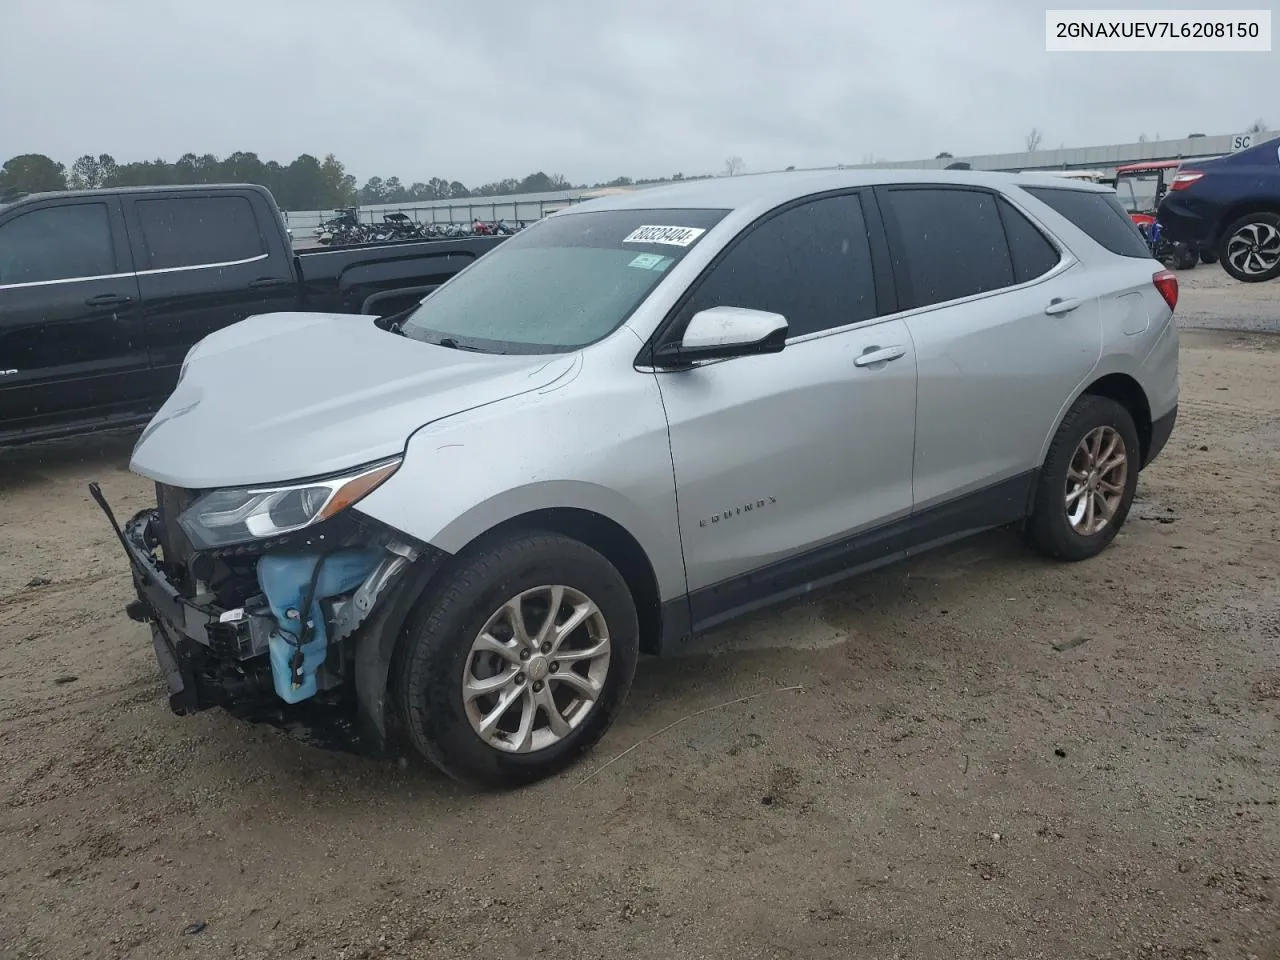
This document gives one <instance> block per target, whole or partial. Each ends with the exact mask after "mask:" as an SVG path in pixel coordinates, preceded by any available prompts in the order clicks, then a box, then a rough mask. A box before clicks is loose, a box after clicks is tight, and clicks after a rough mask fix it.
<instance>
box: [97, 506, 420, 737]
mask: <svg viewBox="0 0 1280 960" xmlns="http://www.w3.org/2000/svg"><path fill="white" fill-rule="evenodd" d="M91 492H92V493H93V494H94V499H95V500H97V501H98V503H99V505H100V506H101V507H102V509H103V511H104V513H106V515H107V517H108V519H109V520H110V522H111V524H112V526H113V528H114V530H115V532H116V534H117V536H118V537H119V539H120V542H121V545H122V546H123V548H124V551H125V554H126V556H127V558H128V560H129V565H130V568H131V571H132V578H133V584H134V588H135V591H136V594H137V599H136V600H135V601H133V602H131V603H129V604H128V605H127V606H126V613H127V614H128V615H129V617H130V618H131V619H133V620H136V621H139V622H142V623H147V624H148V625H149V626H150V628H151V639H152V645H153V647H154V650H155V655H156V660H157V662H158V663H159V665H160V668H161V671H162V673H163V674H164V677H165V681H166V684H167V686H168V692H169V705H170V707H171V709H172V710H173V712H174V713H176V714H179V715H187V714H192V713H197V712H199V711H202V710H207V709H210V708H212V707H221V708H223V709H225V710H227V711H228V712H230V713H231V714H233V715H234V716H237V717H239V718H241V719H243V720H248V721H251V722H260V723H268V724H271V725H273V726H277V727H281V728H284V729H287V730H289V731H290V732H291V733H294V734H295V735H298V736H301V737H302V738H304V739H307V740H309V741H311V742H314V743H318V744H320V745H323V746H327V747H333V748H340V749H350V750H357V751H359V752H364V753H368V752H380V751H381V750H382V749H383V748H384V747H385V746H386V741H387V716H386V714H387V710H386V702H385V701H386V697H385V693H386V680H387V674H388V670H389V666H390V660H391V656H392V654H393V650H394V641H395V639H396V637H397V636H398V634H399V630H400V628H401V627H402V625H403V621H404V618H405V617H406V616H407V613H408V602H409V600H410V599H411V598H409V597H405V596H396V595H397V594H403V593H404V592H405V588H406V587H407V588H408V589H409V590H410V591H412V592H414V594H415V595H416V591H417V589H419V588H420V587H421V585H422V584H423V583H424V582H425V581H424V576H429V574H430V573H431V572H432V571H433V570H434V569H435V567H436V566H437V565H438V562H439V559H440V556H441V555H438V554H437V553H436V552H435V551H433V550H431V548H429V547H423V546H422V545H418V544H410V543H408V542H406V541H405V540H403V539H401V538H399V537H397V536H395V535H394V533H393V532H390V531H377V532H376V533H377V534H381V535H373V536H368V537H361V538H359V539H358V540H357V539H356V538H355V537H354V536H353V535H352V533H351V532H350V531H348V532H347V533H346V536H345V539H344V540H343V541H342V542H341V543H340V544H339V545H337V546H336V549H335V548H334V547H333V546H329V547H326V549H325V550H324V551H323V552H321V551H318V550H317V549H315V547H314V546H312V544H314V543H315V538H312V539H309V540H307V541H303V542H299V543H293V544H287V545H276V547H275V549H273V550H272V551H271V552H267V553H263V554H262V555H260V556H257V557H252V558H250V559H249V561H248V563H249V564H250V565H251V568H252V569H253V570H254V571H255V572H256V574H257V577H256V584H255V586H256V587H257V589H256V590H252V591H251V590H250V589H245V590H243V591H242V593H243V594H244V595H243V596H236V597H233V598H232V599H233V602H231V603H228V602H227V599H228V598H227V596H226V595H225V591H223V595H222V596H221V597H219V595H218V594H217V593H215V592H213V591H210V590H208V589H207V588H206V585H205V584H202V583H197V584H196V585H195V586H194V588H192V587H190V586H188V587H187V588H186V589H184V588H183V586H182V585H181V584H178V583H175V582H174V578H173V576H172V573H173V572H174V568H173V567H172V566H171V565H170V563H171V561H169V560H168V559H167V558H165V557H164V547H162V546H161V543H162V541H163V538H162V535H161V534H162V521H161V517H160V514H159V512H158V510H157V509H154V508H153V509H149V510H143V511H141V512H139V513H138V514H136V515H135V516H133V517H132V518H131V519H130V520H128V521H127V522H126V523H125V524H124V525H123V527H121V526H120V525H119V524H118V523H117V521H116V519H115V517H114V516H113V514H112V512H111V508H110V506H109V505H108V504H107V502H106V500H105V498H104V497H102V495H101V491H99V490H98V489H97V487H96V485H94V486H92V487H91ZM319 539H320V540H324V538H319ZM330 539H331V540H332V538H330ZM240 562H241V563H242V564H243V563H244V562H245V561H244V559H243V558H241V560H240ZM326 564H327V565H328V569H327V570H326V569H325V567H326ZM406 581H407V582H406ZM308 597H309V598H310V599H311V601H312V603H311V612H312V616H311V618H309V622H308V623H307V628H306V630H301V629H300V627H301V624H302V620H303V617H302V612H303V610H304V608H305V607H306V598H308ZM236 601H238V602H236ZM300 640H302V641H305V643H300V642H299V641H300Z"/></svg>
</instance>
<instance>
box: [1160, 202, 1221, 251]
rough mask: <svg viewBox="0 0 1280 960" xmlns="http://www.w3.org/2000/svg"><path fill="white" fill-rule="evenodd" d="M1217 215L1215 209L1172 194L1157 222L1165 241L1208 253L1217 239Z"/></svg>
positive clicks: (1161, 210) (1163, 204)
mask: <svg viewBox="0 0 1280 960" xmlns="http://www.w3.org/2000/svg"><path fill="white" fill-rule="evenodd" d="M1214 214H1215V211H1214V210H1213V208H1212V207H1209V206H1208V205H1206V204H1205V203H1204V202H1203V201H1200V200H1199V199H1198V198H1196V197H1194V196H1190V195H1187V194H1186V193H1185V192H1180V193H1171V194H1169V195H1168V196H1167V197H1166V198H1165V199H1164V200H1163V201H1162V202H1161V204H1160V212H1159V213H1158V215H1157V219H1158V220H1159V221H1160V229H1161V231H1163V235H1164V237H1165V238H1166V239H1168V240H1176V241H1178V242H1179V243H1189V244H1193V245H1195V246H1196V247H1199V248H1202V249H1206V250H1207V249H1211V248H1212V246H1213V243H1214V241H1215V240H1216V239H1217V238H1216V236H1215V233H1216V228H1217V222H1216V220H1215V219H1214Z"/></svg>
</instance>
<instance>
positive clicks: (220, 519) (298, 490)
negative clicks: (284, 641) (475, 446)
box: [178, 457, 401, 550]
mask: <svg viewBox="0 0 1280 960" xmlns="http://www.w3.org/2000/svg"><path fill="white" fill-rule="evenodd" d="M400 460H401V458H400V457H396V458H395V459H394V460H383V461H381V462H379V463H376V464H372V465H369V466H364V467H360V468H359V469H358V470H354V471H350V472H348V473H344V474H342V475H340V476H336V477H328V478H326V479H323V480H309V481H307V482H305V483H291V484H283V485H280V486H272V487H234V488H228V489H225V490H213V491H211V492H209V493H206V494H205V495H204V496H202V497H200V498H199V499H198V500H196V502H195V503H193V504H192V505H191V506H189V507H188V508H187V509H186V510H184V511H183V512H182V515H181V516H179V517H178V523H179V524H180V525H181V526H182V529H183V530H185V531H186V534H187V536H188V537H190V538H191V544H192V546H194V547H195V548H196V549H197V550H209V549H214V548H217V547H228V546H231V545H233V544H238V543H245V542H248V541H251V540H261V539H263V538H266V537H277V536H280V535H281V534H285V533H292V532H293V531H295V530H301V529H302V528H303V527H309V526H311V525H312V524H313V523H319V522H320V521H321V520H327V519H329V517H332V516H333V515H334V514H336V513H339V512H340V511H342V510H345V509H346V508H347V507H349V506H351V505H352V504H353V503H355V502H356V501H357V500H359V499H360V498H361V497H363V496H365V495H366V494H368V493H369V492H371V491H372V490H373V489H374V488H375V487H377V486H378V485H379V484H381V483H382V482H383V481H384V480H386V479H387V478H388V477H390V476H391V475H392V474H393V473H395V472H396V470H397V469H398V468H399V466H400Z"/></svg>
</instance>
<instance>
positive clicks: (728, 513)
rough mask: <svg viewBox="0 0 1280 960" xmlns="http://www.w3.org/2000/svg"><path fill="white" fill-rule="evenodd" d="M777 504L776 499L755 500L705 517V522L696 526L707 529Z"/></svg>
mask: <svg viewBox="0 0 1280 960" xmlns="http://www.w3.org/2000/svg"><path fill="white" fill-rule="evenodd" d="M777 502H778V498H777V497H764V498H763V499H761V500H755V501H753V502H751V503H744V504H742V505H741V506H737V507H733V508H732V509H729V510H724V511H722V512H720V513H717V514H716V515H715V516H711V517H707V518H706V519H705V520H699V521H698V526H700V527H709V526H711V524H713V523H719V522H720V521H721V520H732V519H733V518H734V517H740V516H742V515H743V514H744V513H751V512H753V511H755V510H763V509H764V508H765V507H769V506H772V505H773V504H775V503H777Z"/></svg>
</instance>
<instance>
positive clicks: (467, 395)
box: [130, 313, 575, 488]
mask: <svg viewBox="0 0 1280 960" xmlns="http://www.w3.org/2000/svg"><path fill="white" fill-rule="evenodd" d="M373 320H374V318H373V317H367V316H356V315H352V314H320V313H270V314H263V315H261V316H256V317H250V318H248V319H247V320H243V321H241V322H240V323H237V324H233V325H232V326H230V327H226V328H224V329H222V330H219V331H217V332H215V333H213V334H210V335H209V336H208V337H206V338H205V339H204V340H202V341H200V343H198V344H196V346H195V347H194V348H193V349H192V351H191V353H190V354H188V356H187V361H186V364H185V366H184V373H183V375H182V376H181V377H180V378H179V381H178V386H177V388H176V389H175V390H174V392H173V394H172V395H171V396H170V397H169V399H168V400H167V401H165V404H164V406H162V407H161V408H160V410H159V412H158V413H156V415H155V417H154V418H153V419H152V421H151V423H150V424H149V425H148V426H147V428H146V430H144V431H143V433H142V436H141V437H140V438H139V439H138V443H137V445H136V446H135V447H134V449H133V459H132V461H131V463H130V469H132V470H133V471H134V472H135V473H139V474H141V475H142V476H144V477H148V478H150V479H152V480H156V481H158V482H160V483H167V484H173V485H175V486H180V487H188V488H209V487H228V486H241V485H244V484H251V483H276V482H282V481H288V480H298V479H302V478H306V477H314V476H320V475H323V474H326V473H334V472H337V471H340V470H345V469H347V468H350V467H355V466H359V465H360V464H364V463H369V462H371V461H374V460H378V459H381V458H383V457H389V456H394V455H395V454H397V453H400V452H402V451H403V450H404V448H405V442H406V441H407V440H408V439H409V435H410V434H412V433H413V432H414V431H415V430H417V429H418V428H419V427H421V426H423V425H425V424H428V423H431V422H432V421H434V420H439V419H441V418H443V417H448V416H451V415H453V414H456V413H461V412H462V411H464V410H470V409H472V408H474V407H479V406H483V405H485V404H488V403H494V402H496V401H499V400H504V399H506V398H507V397H512V396H515V395H517V394H521V393H526V392H528V391H530V390H538V389H540V388H542V387H545V386H547V385H548V384H550V383H552V382H553V381H555V380H557V379H559V378H560V377H562V376H564V375H565V374H566V373H567V372H568V371H569V370H570V369H571V368H572V367H573V366H574V363H575V357H574V355H560V356H554V357H548V356H545V355H542V356H497V355H490V354H481V353H468V352H465V351H461V350H453V349H450V348H448V347H439V346H435V345H433V344H429V343H422V342H420V341H417V340H410V339H408V338H407V337H400V336H396V335H395V334H393V333H389V332H387V331H385V330H381V329H379V328H378V327H376V326H375V325H374V322H373Z"/></svg>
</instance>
